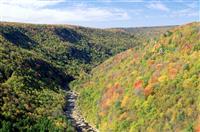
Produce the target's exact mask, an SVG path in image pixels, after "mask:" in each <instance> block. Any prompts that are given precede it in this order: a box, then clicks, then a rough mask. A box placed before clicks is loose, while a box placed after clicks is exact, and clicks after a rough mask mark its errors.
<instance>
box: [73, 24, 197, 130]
mask: <svg viewBox="0 0 200 132" xmlns="http://www.w3.org/2000/svg"><path fill="white" fill-rule="evenodd" d="M199 29H200V23H190V24H187V25H183V26H178V27H175V28H174V29H172V30H170V31H167V32H166V33H165V34H163V35H161V36H160V37H159V38H158V39H157V40H156V39H151V40H149V41H147V42H146V43H144V44H143V45H140V46H139V47H137V48H132V49H129V50H127V51H125V52H123V53H120V54H118V55H116V56H114V57H112V58H110V59H108V60H107V61H105V62H104V63H102V64H101V65H99V66H97V67H96V68H94V69H93V70H92V73H91V75H88V76H85V77H84V81H81V82H74V84H73V86H74V89H76V90H78V91H79V92H80V96H79V107H80V109H81V111H82V113H83V115H84V116H85V118H86V119H87V120H88V121H89V122H90V123H93V124H94V125H96V127H97V128H98V129H99V130H100V131H103V132H104V131H115V132H122V131H130V132H134V131H142V132H152V131H153V132H154V131H158V132H161V131H176V132H178V131H190V132H193V131H195V130H196V131H198V130H199V121H200V120H199V118H200V117H199V113H200V104H199V102H200V96H199V95H200V39H199V38H200V30H199Z"/></svg>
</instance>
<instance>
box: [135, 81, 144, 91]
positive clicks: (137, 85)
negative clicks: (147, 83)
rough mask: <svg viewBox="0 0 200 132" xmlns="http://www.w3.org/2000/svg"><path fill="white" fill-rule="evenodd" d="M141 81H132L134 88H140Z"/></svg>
mask: <svg viewBox="0 0 200 132" xmlns="http://www.w3.org/2000/svg"><path fill="white" fill-rule="evenodd" d="M142 83H143V81H142V80H138V81H136V82H135V83H134V88H135V89H140V88H142Z"/></svg>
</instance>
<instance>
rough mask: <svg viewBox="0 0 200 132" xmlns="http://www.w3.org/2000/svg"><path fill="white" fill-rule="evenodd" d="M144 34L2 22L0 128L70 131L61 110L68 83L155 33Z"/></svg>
mask: <svg viewBox="0 0 200 132" xmlns="http://www.w3.org/2000/svg"><path fill="white" fill-rule="evenodd" d="M166 30H168V27H166V28H165V27H163V28H162V29H160V33H163V32H165V31H166ZM145 32H146V31H145V30H142V33H144V35H143V36H145V37H143V38H140V34H137V33H129V32H126V31H125V32H124V31H115V30H107V29H104V30H103V29H94V28H85V27H80V26H71V25H34V24H23V23H3V22H2V23H0V96H1V100H0V107H1V108H0V118H1V121H0V131H63V130H66V131H74V128H73V127H72V126H71V124H70V122H69V121H68V120H67V118H66V117H65V115H64V113H63V109H64V107H65V104H66V101H65V97H66V90H69V89H70V87H69V83H70V82H71V81H73V80H80V79H82V78H85V77H87V75H88V74H90V71H91V69H92V68H94V67H95V66H97V65H98V64H100V63H102V62H103V61H104V60H106V59H107V58H109V57H111V56H114V55H116V54H118V53H120V52H122V51H125V50H127V49H130V48H133V47H140V46H141V45H142V44H143V42H144V41H146V40H150V38H152V37H155V36H156V35H157V32H155V35H152V37H151V36H149V35H145ZM148 32H149V30H148ZM152 34H154V31H153V30H152ZM75 82H76V81H75ZM73 84H75V83H73ZM72 86H73V85H72ZM102 88H103V87H102ZM97 89H98V87H97ZM83 93H84V92H83ZM81 95H82V94H81ZM91 96H92V95H90V96H88V97H87V98H85V99H84V101H86V100H87V99H88V98H89V97H91ZM81 98H83V96H81ZM95 100H96V98H95ZM86 105H87V103H86ZM82 108H85V107H82ZM91 108H92V109H91V110H93V109H94V108H93V107H91ZM92 114H93V113H91V115H92ZM90 121H91V120H90Z"/></svg>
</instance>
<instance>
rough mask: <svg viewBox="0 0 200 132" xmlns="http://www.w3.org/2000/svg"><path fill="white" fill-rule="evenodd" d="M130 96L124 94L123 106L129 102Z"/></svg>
mask: <svg viewBox="0 0 200 132" xmlns="http://www.w3.org/2000/svg"><path fill="white" fill-rule="evenodd" d="M128 99H129V96H127V95H126V96H124V98H123V100H122V102H121V107H125V106H126V104H127V102H128Z"/></svg>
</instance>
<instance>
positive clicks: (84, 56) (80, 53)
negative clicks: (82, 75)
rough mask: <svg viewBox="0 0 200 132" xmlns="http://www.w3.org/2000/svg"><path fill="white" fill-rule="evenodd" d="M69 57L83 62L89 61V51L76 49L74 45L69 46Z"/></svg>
mask: <svg viewBox="0 0 200 132" xmlns="http://www.w3.org/2000/svg"><path fill="white" fill-rule="evenodd" d="M68 52H69V55H70V57H72V58H74V59H78V60H80V61H82V62H84V63H89V62H90V61H91V57H90V53H89V52H87V51H86V50H84V49H77V48H75V47H71V48H69V49H68Z"/></svg>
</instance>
